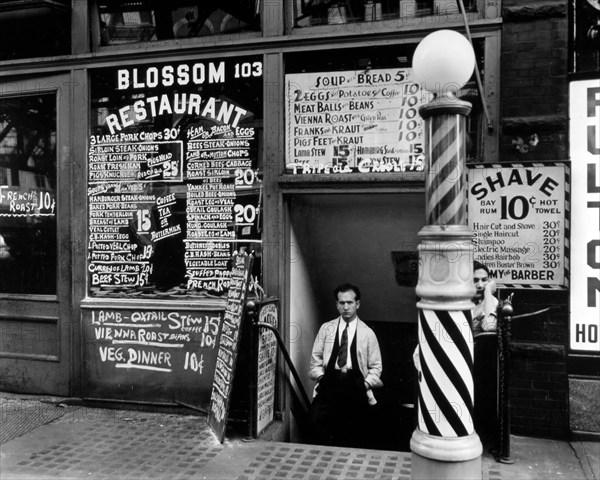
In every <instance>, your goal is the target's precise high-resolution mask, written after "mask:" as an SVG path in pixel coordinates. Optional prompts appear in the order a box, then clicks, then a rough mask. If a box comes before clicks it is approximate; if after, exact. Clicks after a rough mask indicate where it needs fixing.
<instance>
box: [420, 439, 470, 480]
mask: <svg viewBox="0 0 600 480" xmlns="http://www.w3.org/2000/svg"><path fill="white" fill-rule="evenodd" d="M410 449H411V450H412V452H413V453H412V457H411V472H410V478H412V479H415V480H417V479H419V480H432V479H443V478H448V479H450V478H452V479H461V480H476V479H477V480H478V479H481V477H482V463H481V441H480V440H479V435H477V434H476V433H473V434H472V435H468V436H466V437H456V438H444V437H434V436H433V435H428V434H426V433H423V432H421V431H420V430H419V429H416V430H415V431H414V432H413V435H412V438H411V439H410ZM417 452H421V453H422V455H420V454H419V453H417ZM432 457H435V458H437V460H434V459H433V458H432Z"/></svg>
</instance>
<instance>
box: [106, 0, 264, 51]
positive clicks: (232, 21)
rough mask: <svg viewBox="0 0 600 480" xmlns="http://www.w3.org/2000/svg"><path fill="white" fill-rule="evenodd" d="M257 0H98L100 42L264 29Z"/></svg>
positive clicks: (259, 3)
mask: <svg viewBox="0 0 600 480" xmlns="http://www.w3.org/2000/svg"><path fill="white" fill-rule="evenodd" d="M260 6H261V2H258V1H255V0H220V1H218V2H216V1H212V0H211V1H206V0H204V1H198V0H178V1H175V2H169V3H166V2H154V1H150V0H142V1H135V2H133V1H120V0H104V1H99V2H98V8H97V12H96V15H97V16H96V18H95V19H96V21H99V22H100V45H118V44H123V43H135V42H148V41H153V40H169V39H179V38H191V37H204V36H209V35H220V34H232V33H240V32H248V31H258V30H260Z"/></svg>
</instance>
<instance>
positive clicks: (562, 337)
mask: <svg viewBox="0 0 600 480" xmlns="http://www.w3.org/2000/svg"><path fill="white" fill-rule="evenodd" d="M513 292H514V297H513V307H514V315H515V316H516V315H519V314H523V313H528V312H534V311H538V310H541V309H544V308H546V307H550V306H555V307H557V308H560V310H553V311H550V312H547V313H544V314H541V315H539V316H535V317H529V318H523V319H516V320H514V321H513V322H512V329H511V333H512V335H511V340H510V343H511V350H510V359H511V362H510V382H509V395H510V405H511V430H512V433H515V434H521V435H530V436H539V437H551V438H564V437H566V436H567V435H568V433H569V410H568V409H569V384H568V378H567V345H568V333H569V330H568V322H569V318H568V311H567V308H566V305H567V301H568V292H563V291H540V290H513ZM506 294H507V292H506V291H503V293H502V298H505V297H506Z"/></svg>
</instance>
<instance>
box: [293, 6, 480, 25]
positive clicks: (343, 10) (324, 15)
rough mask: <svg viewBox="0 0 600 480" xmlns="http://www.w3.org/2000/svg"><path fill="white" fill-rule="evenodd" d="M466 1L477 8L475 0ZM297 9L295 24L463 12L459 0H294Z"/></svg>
mask: <svg viewBox="0 0 600 480" xmlns="http://www.w3.org/2000/svg"><path fill="white" fill-rule="evenodd" d="M464 4H465V10H466V11H467V12H475V11H477V2H476V1H475V0H466V1H465V2H464ZM294 9H295V15H296V27H306V26H311V25H339V24H343V23H354V22H373V21H378V20H389V19H395V18H404V19H410V18H418V17H425V16H430V15H459V14H460V11H459V9H458V3H457V2H456V0H341V1H340V0H294Z"/></svg>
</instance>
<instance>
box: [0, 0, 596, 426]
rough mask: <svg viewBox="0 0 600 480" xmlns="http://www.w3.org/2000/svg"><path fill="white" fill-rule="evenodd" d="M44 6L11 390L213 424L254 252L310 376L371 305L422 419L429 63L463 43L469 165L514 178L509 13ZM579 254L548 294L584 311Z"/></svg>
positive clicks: (449, 6)
mask: <svg viewBox="0 0 600 480" xmlns="http://www.w3.org/2000/svg"><path fill="white" fill-rule="evenodd" d="M8 3H10V2H8ZM30 3H31V5H30V6H31V8H29V9H21V10H18V11H14V10H10V9H8V8H7V7H2V9H0V22H1V24H2V25H6V26H8V25H10V29H12V30H11V31H12V32H13V35H14V37H13V38H22V33H20V28H19V25H21V28H22V26H23V25H25V24H26V22H32V21H33V20H35V22H36V23H35V24H36V25H39V29H40V32H41V33H40V35H41V34H42V33H43V35H44V38H48V40H47V42H45V44H44V48H43V49H40V50H39V51H38V50H36V49H34V48H31V47H30V46H28V45H29V43H30V41H28V40H26V39H23V41H22V42H21V44H18V43H15V42H14V41H9V42H8V44H9V45H11V46H12V47H14V48H12V49H11V48H6V49H5V50H4V51H3V56H4V58H3V59H2V68H1V71H0V102H1V103H2V112H1V114H2V117H1V118H0V121H1V122H2V124H1V125H2V133H0V135H2V138H1V140H2V142H1V143H0V145H1V148H2V151H0V155H2V160H1V161H2V163H1V167H2V173H1V175H2V178H1V181H0V188H1V190H0V200H1V202H0V205H1V208H2V211H1V214H2V217H0V220H1V222H2V223H1V224H0V226H1V229H2V230H1V231H0V234H1V235H2V237H1V238H2V240H1V241H2V243H1V244H0V255H2V257H0V261H1V262H2V267H1V268H2V273H3V274H2V278H1V280H0V282H2V283H1V288H0V290H1V293H0V296H1V302H2V309H1V313H0V328H1V329H2V330H1V331H2V345H1V349H0V352H1V353H0V355H1V371H0V374H1V376H0V378H1V380H0V389H2V390H5V391H14V392H21V393H34V394H52V395H65V396H67V395H70V396H77V397H82V398H85V399H95V400H96V399H100V400H116V401H125V402H135V403H144V404H151V405H178V404H181V403H184V404H188V405H193V406H196V407H198V408H201V409H207V408H208V405H209V402H210V393H211V388H212V386H213V380H214V371H215V365H216V364H217V362H218V361H220V360H219V359H218V358H217V351H218V348H217V347H218V342H219V339H220V336H221V333H222V330H221V328H222V324H223V315H224V310H225V303H226V295H227V291H228V284H229V275H230V274H229V271H230V267H231V265H230V258H231V255H232V254H233V253H234V252H247V253H252V254H253V256H254V261H253V267H252V271H251V282H250V283H251V289H250V295H254V294H256V291H257V290H258V287H257V285H259V286H260V287H262V289H264V291H265V292H266V294H267V295H268V296H273V297H277V298H278V300H279V303H278V308H279V325H278V327H279V330H280V332H281V333H282V336H283V338H284V339H285V341H286V343H287V346H288V348H289V350H290V353H291V355H292V358H293V360H294V363H295V365H296V368H297V369H298V371H299V372H300V374H301V375H303V376H305V372H306V371H307V366H308V362H309V356H310V348H311V345H312V341H313V339H314V335H315V334H316V331H317V329H318V327H319V325H320V324H321V323H322V322H323V321H325V320H327V319H330V317H331V318H332V317H333V316H334V315H335V309H334V304H333V300H332V298H331V297H332V296H331V291H332V289H333V288H334V286H335V285H336V284H338V283H341V282H345V281H351V282H353V283H356V284H358V285H360V286H361V288H362V290H363V296H364V300H363V307H362V309H361V317H362V318H364V319H365V320H367V321H371V322H373V325H374V328H375V330H376V332H377V333H378V336H379V337H380V338H382V339H385V340H384V341H382V350H383V355H384V360H386V363H387V365H388V367H386V370H387V375H388V377H387V379H386V380H387V382H386V385H388V387H387V390H386V395H387V396H388V397H389V399H391V400H390V405H395V404H401V403H402V404H403V403H411V399H412V395H413V393H414V391H413V390H412V389H413V377H412V376H413V371H412V369H411V365H410V356H411V354H412V349H413V348H414V345H415V344H416V306H415V300H416V299H415V295H414V285H415V284H416V270H415V268H416V265H417V261H416V250H417V244H418V237H417V233H418V231H419V230H420V228H421V227H422V226H423V223H424V204H425V201H424V195H425V191H424V188H425V187H424V176H425V175H426V173H425V172H423V163H422V155H423V145H422V135H423V132H422V123H421V120H420V117H419V116H418V114H417V109H418V106H419V105H420V104H422V103H424V102H426V101H427V99H428V98H427V94H426V93H425V92H424V91H421V90H420V88H419V86H418V85H416V84H415V83H414V82H413V81H411V69H410V66H411V60H412V54H413V52H414V49H415V48H416V45H417V44H418V42H419V41H420V39H422V38H423V37H424V36H425V35H427V33H429V32H431V31H433V30H436V29H439V28H450V29H456V30H459V31H461V32H465V20H466V21H467V23H468V26H469V32H470V35H471V37H472V41H473V45H474V48H475V52H476V56H477V62H478V68H479V71H480V73H481V88H479V87H478V85H477V82H476V78H475V77H474V78H473V79H472V81H471V82H470V83H469V84H467V86H466V87H465V88H464V89H463V91H461V97H462V98H464V99H466V100H469V101H470V102H471V103H472V104H473V113H472V114H471V116H470V119H469V123H468V136H469V143H468V147H467V148H468V150H467V155H468V161H469V162H470V163H472V164H488V163H489V164H494V163H496V162H500V161H505V160H507V158H506V155H504V154H503V153H502V145H503V142H504V141H505V140H506V138H505V137H502V133H501V132H502V128H501V126H506V125H504V124H503V121H502V119H501V109H500V103H501V102H500V98H501V82H500V78H501V76H502V68H501V66H502V65H503V54H502V45H501V39H502V25H503V18H502V14H501V13H502V11H501V6H500V5H499V3H498V2H496V1H493V0H479V1H477V2H467V3H468V4H465V15H464V16H463V15H461V13H460V11H459V10H458V8H457V5H456V2H444V1H437V0H435V1H433V0H430V1H423V2H420V1H417V2H415V1H410V0H401V1H399V2H386V1H383V2H372V1H366V2H363V1H350V2H342V3H335V5H333V4H332V5H329V3H331V2H305V1H303V0H294V1H292V0H274V1H263V2H254V1H231V2H220V3H219V5H212V3H210V2H209V3H210V5H209V3H207V2H194V1H189V2H187V1H182V2H178V3H177V4H176V5H175V6H174V7H166V6H165V7H162V6H160V7H159V6H156V4H155V3H153V2H144V1H143V2H136V3H135V5H134V4H132V3H130V2H114V1H104V2H102V1H96V2H87V1H79V0H73V1H71V2H64V4H63V3H61V2H53V3H52V5H50V4H49V3H46V2H30ZM34 7H35V8H34ZM62 23H65V24H67V25H70V27H69V29H68V30H64V29H63V30H61V32H63V33H61V34H59V33H58V32H57V31H58V29H53V28H51V27H50V26H51V25H52V24H54V25H58V24H62ZM10 29H9V30H10ZM7 31H8V30H7ZM66 31H69V32H70V35H66V34H65V33H64V32H66ZM7 35H8V34H7ZM52 35H54V37H52ZM565 35H566V32H565ZM6 44H7V43H6V42H3V45H6ZM36 52H38V53H36ZM36 55H40V56H36ZM565 78H566V76H565ZM509 116H510V115H509ZM511 160H512V159H511ZM523 160H527V159H523ZM536 160H539V159H536ZM542 160H543V161H546V162H560V161H563V162H565V161H567V158H566V157H560V155H559V156H553V155H552V153H548V152H547V156H546V158H543V159H542ZM523 178H526V177H525V176H524V177H523ZM531 178H533V177H531ZM549 185H550V186H552V185H553V184H549ZM546 188H547V189H548V188H550V187H549V186H547V187H546ZM560 198H562V199H563V202H564V201H565V199H564V196H563V197H560ZM513 206H514V207H515V208H516V207H517V206H518V205H513ZM513 213H514V212H513ZM518 215H519V213H516V216H518ZM567 234H568V232H566V233H565V232H564V231H561V235H563V236H564V235H567ZM561 247H562V249H563V251H564V242H563V243H561ZM563 251H561V252H559V253H560V254H561V255H560V256H559V257H557V259H558V261H559V262H560V266H556V267H555V268H554V270H556V271H559V272H560V274H561V275H562V277H561V278H560V281H554V279H553V280H552V281H548V282H542V284H547V285H543V286H551V287H553V288H556V289H557V291H559V292H560V294H559V295H563V296H564V297H565V299H564V302H565V305H566V304H567V299H566V294H567V293H568V278H569V274H568V273H567V275H566V276H565V275H564V272H565V269H564V266H565V265H564V264H565V263H566V262H565V258H566V257H565V254H564V253H563ZM524 269H525V268H524ZM5 272H6V273H5ZM529 280H531V279H529ZM507 283H508V282H507ZM513 283H517V284H518V283H520V282H519V281H517V282H513ZM521 283H522V282H521ZM535 283H536V284H537V283H539V282H535ZM506 288H507V289H511V288H519V285H516V286H515V285H513V284H509V285H507V287H506ZM540 294H541V295H544V294H545V293H540ZM517 297H518V296H517ZM533 297H535V292H534V294H533ZM561 298H562V297H561ZM536 301H537V297H536V299H535V300H533V301H532V303H536ZM540 301H543V300H540ZM560 301H561V302H562V301H563V300H560ZM556 324H557V325H559V326H557V327H556V328H557V329H558V330H559V331H560V332H561V333H560V335H562V336H563V340H565V339H566V338H567V336H568V332H563V330H564V329H565V328H566V325H565V324H564V322H562V323H561V321H557V322H556ZM550 341H552V339H550ZM398 352H400V353H398ZM592 356H593V355H592ZM238 366H239V365H238ZM562 378H563V379H564V381H565V383H566V379H567V376H566V372H565V373H564V375H563V376H562ZM304 381H305V384H304V386H305V388H306V390H308V391H309V392H310V389H311V385H310V383H309V381H308V379H307V378H305V379H304ZM286 385H287V382H283V381H279V382H278V384H277V386H276V395H275V411H276V412H277V415H278V416H279V417H280V418H281V419H283V421H284V423H287V424H288V425H292V426H291V427H290V430H291V432H292V433H291V435H292V436H293V435H294V431H295V429H294V427H293V424H294V422H295V416H294V413H293V410H294V408H295V407H294V402H295V400H294V391H293V390H290V389H289V388H287V387H286ZM566 404H567V402H566V400H565V401H561V403H560V405H558V406H557V407H556V408H557V409H559V410H561V411H562V410H564V408H568V407H566Z"/></svg>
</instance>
